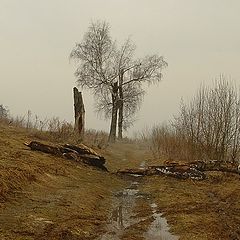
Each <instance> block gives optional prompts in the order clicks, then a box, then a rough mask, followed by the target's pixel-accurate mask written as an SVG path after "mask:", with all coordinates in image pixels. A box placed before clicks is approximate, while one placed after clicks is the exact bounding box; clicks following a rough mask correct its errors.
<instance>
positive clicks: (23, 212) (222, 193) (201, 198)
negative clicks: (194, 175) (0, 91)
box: [0, 125, 240, 240]
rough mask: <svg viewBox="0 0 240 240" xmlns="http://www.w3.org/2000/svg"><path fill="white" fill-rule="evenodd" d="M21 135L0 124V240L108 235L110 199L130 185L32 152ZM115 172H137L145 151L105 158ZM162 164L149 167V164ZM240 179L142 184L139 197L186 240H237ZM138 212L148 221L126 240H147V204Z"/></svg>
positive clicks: (118, 148)
mask: <svg viewBox="0 0 240 240" xmlns="http://www.w3.org/2000/svg"><path fill="white" fill-rule="evenodd" d="M33 139H34V138H33V136H32V135H31V134H26V131H23V130H21V129H15V128H9V127H6V126H2V125H0V148H1V151H0V202H1V203H0V204H1V205H0V239H17V240H19V239H40V240H41V239H47V238H48V239H68V238H70V239H94V238H95V237H96V236H99V235H100V234H101V233H102V232H103V231H104V225H105V223H106V220H107V216H108V215H109V213H110V211H111V195H112V192H114V191H116V190H118V189H120V188H122V187H123V186H124V185H125V184H126V181H123V180H121V178H119V177H117V176H114V175H113V174H108V173H103V172H100V171H97V170H94V169H92V168H90V167H86V166H83V165H80V164H76V163H74V162H71V161H67V160H64V159H60V158H55V157H52V156H49V155H47V154H43V153H38V152H33V151H30V150H28V149H27V148H26V147H25V146H24V145H23V142H26V141H30V140H33ZM103 154H104V155H105V156H106V157H107V166H108V168H109V169H110V170H111V171H116V170H118V169H119V168H128V167H129V168H132V167H138V166H139V165H140V164H141V162H142V161H143V160H144V159H149V156H148V154H146V151H145V150H144V148H143V147H141V146H140V145H133V144H124V143H122V144H117V145H113V146H109V147H108V149H107V150H105V151H103ZM149 162H151V164H158V161H153V160H151V161H149V160H147V161H146V164H148V163H149ZM239 180H240V178H239V176H237V175H226V174H219V173H213V174H211V175H209V178H208V179H207V180H205V181H202V182H193V181H190V180H186V181H185V180H184V181H182V180H177V179H174V178H164V177H158V176H155V177H145V178H144V179H143V180H142V185H141V191H142V192H145V193H146V196H150V198H151V200H150V202H155V203H157V204H158V208H159V209H158V210H159V211H160V212H164V213H165V216H166V218H167V220H168V222H169V223H170V224H171V230H172V231H173V232H174V233H175V234H177V235H179V236H181V239H199V240H205V239H206V240H207V239H208V240H215V239H240V238H239V236H240V229H239V226H240V217H239V216H240V187H239ZM134 212H135V213H136V216H139V217H143V218H146V221H142V222H140V223H138V224H136V225H135V226H132V227H131V228H129V229H127V230H126V231H125V234H124V235H123V236H122V239H144V238H143V237H142V235H143V233H144V232H145V231H146V230H147V229H148V227H149V224H150V223H151V221H152V219H151V218H150V216H151V209H150V207H149V202H147V201H145V200H144V199H139V200H138V202H137V204H136V206H135V209H134Z"/></svg>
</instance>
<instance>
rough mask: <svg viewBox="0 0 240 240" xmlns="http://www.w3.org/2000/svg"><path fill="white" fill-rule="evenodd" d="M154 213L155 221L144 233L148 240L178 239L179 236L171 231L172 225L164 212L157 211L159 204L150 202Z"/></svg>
mask: <svg viewBox="0 0 240 240" xmlns="http://www.w3.org/2000/svg"><path fill="white" fill-rule="evenodd" d="M150 206H151V208H152V213H153V215H152V216H153V218H154V220H153V222H152V223H151V225H150V227H149V229H148V231H147V232H146V233H145V234H144V235H143V236H144V237H145V239H146V240H178V239H179V237H178V236H175V235H173V234H171V233H170V232H169V230H170V227H169V225H168V223H167V220H166V218H164V217H162V215H163V214H162V213H157V204H156V203H152V204H150Z"/></svg>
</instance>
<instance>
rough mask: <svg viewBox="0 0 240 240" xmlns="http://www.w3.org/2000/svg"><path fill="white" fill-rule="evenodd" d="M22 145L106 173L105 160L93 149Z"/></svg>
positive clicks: (69, 146)
mask: <svg viewBox="0 0 240 240" xmlns="http://www.w3.org/2000/svg"><path fill="white" fill-rule="evenodd" d="M24 145H26V146H28V147H30V148H31V150H34V151H40V152H44V153H48V154H52V155H54V156H57V157H63V158H67V159H70V160H74V161H76V162H82V163H84V164H87V165H90V166H94V167H97V168H100V169H102V170H104V171H108V170H107V168H106V167H105V166H104V164H105V162H106V161H105V158H104V157H103V156H100V155H99V154H97V153H96V152H95V151H94V150H93V149H91V148H89V147H87V146H85V145H83V144H81V145H79V146H75V145H70V144H65V145H63V146H58V145H47V144H44V143H41V142H37V141H32V142H30V143H24Z"/></svg>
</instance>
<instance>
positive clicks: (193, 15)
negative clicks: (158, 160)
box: [0, 0, 240, 132]
mask: <svg viewBox="0 0 240 240" xmlns="http://www.w3.org/2000/svg"><path fill="white" fill-rule="evenodd" d="M239 13H240V1H239V0H201V1H200V0H88V1H87V0H85V1H83V0H0V104H4V105H6V106H8V107H9V109H10V111H11V113H12V114H13V115H23V114H25V113H26V112H27V110H31V111H32V112H33V113H34V114H38V115H39V116H40V117H49V118H50V117H53V116H58V117H60V119H66V120H68V121H73V107H72V87H74V86H75V85H76V83H75V79H74V75H73V73H74V66H73V64H71V63H69V59H68V57H69V54H70V52H71V50H72V48H73V47H74V45H75V43H76V42H80V41H81V39H82V37H83V34H84V33H85V32H86V31H87V28H88V26H89V23H90V22H91V21H92V20H97V19H100V20H105V21H107V22H108V23H109V24H110V26H111V35H112V37H113V39H117V40H118V41H119V42H121V41H123V40H125V39H126V38H127V37H129V36H131V38H132V40H133V41H134V42H135V44H136V46H137V50H136V54H137V56H138V57H141V56H144V55H146V54H154V53H158V54H161V55H163V56H164V57H165V60H166V61H167V62H168V64H169V66H168V68H167V69H166V70H165V71H164V78H163V81H162V82H161V83H160V84H159V85H158V86H151V87H150V88H149V89H148V95H147V96H146V97H145V101H144V104H143V106H142V108H141V111H140V112H139V114H138V116H137V118H138V121H137V122H136V123H135V125H134V127H133V128H132V129H131V132H133V131H134V130H138V129H141V128H143V127H145V126H151V125H153V124H155V123H160V122H164V121H167V120H169V119H171V118H172V116H173V114H176V113H177V112H178V107H179V102H180V99H181V97H183V98H189V97H190V96H192V95H193V94H194V92H195V91H196V89H197V87H198V86H199V85H200V83H201V82H206V83H207V82H212V80H213V79H214V78H215V77H217V76H218V75H219V74H221V73H224V74H226V75H227V76H230V75H231V77H232V78H233V79H234V80H235V81H236V82H237V84H240V14H239ZM83 96H84V101H85V107H86V115H87V119H86V121H87V122H86V125H87V127H88V128H96V129H105V130H108V128H109V122H104V121H100V120H99V118H98V117H97V116H96V115H95V113H94V109H93V98H92V96H91V94H90V93H88V92H85V91H84V92H83Z"/></svg>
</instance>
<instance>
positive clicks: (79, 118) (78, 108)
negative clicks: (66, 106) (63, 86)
mask: <svg viewBox="0 0 240 240" xmlns="http://www.w3.org/2000/svg"><path fill="white" fill-rule="evenodd" d="M73 98H74V113H75V131H76V132H77V133H78V134H79V137H80V138H81V139H83V137H84V130H85V108H84V103H83V98H82V93H81V92H79V91H78V89H77V88H76V87H74V88H73Z"/></svg>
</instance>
